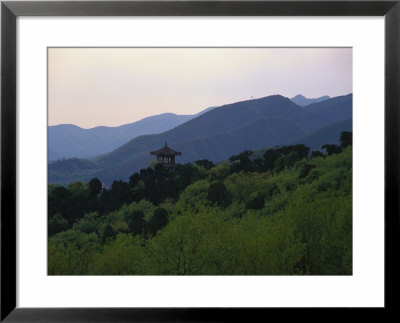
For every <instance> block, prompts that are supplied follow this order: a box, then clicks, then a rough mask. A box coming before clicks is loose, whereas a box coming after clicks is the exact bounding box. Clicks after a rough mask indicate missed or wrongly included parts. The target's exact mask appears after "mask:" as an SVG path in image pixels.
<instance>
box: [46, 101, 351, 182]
mask: <svg viewBox="0 0 400 323" xmlns="http://www.w3.org/2000/svg"><path fill="white" fill-rule="evenodd" d="M331 100H334V99H330V100H328V101H331ZM328 101H324V102H328ZM348 101H349V102H350V104H348ZM324 102H321V103H317V104H316V105H318V104H323V103H324ZM341 104H343V105H345V108H344V109H343V110H344V111H346V113H347V110H348V109H350V114H351V98H348V99H347V100H342V103H341ZM338 106H340V103H336V104H335V107H336V108H338ZM349 107H350V108H349ZM327 119H328V120H327ZM329 120H330V119H329V118H325V117H324V115H323V114H322V115H318V114H317V113H313V112H309V111H306V110H305V109H303V108H301V107H299V106H297V105H296V104H294V103H293V102H292V101H290V100H289V99H288V98H285V97H283V96H280V95H274V96H269V97H265V98H260V99H256V100H248V101H242V102H237V103H233V104H228V105H224V106H221V107H219V108H216V109H213V110H211V111H208V112H206V113H204V114H203V115H201V116H199V117H197V118H194V119H192V120H189V121H187V122H185V123H184V124H181V125H180V126H178V127H176V128H174V129H171V130H169V131H166V132H164V133H162V134H158V135H147V136H140V137H137V138H135V139H133V140H131V141H130V142H128V143H127V144H125V145H123V146H121V147H119V148H118V149H116V150H114V151H112V152H110V153H108V154H105V155H102V156H99V157H97V158H94V159H91V160H90V161H89V162H90V164H91V165H90V167H85V169H82V170H79V169H77V168H73V169H71V171H70V172H69V171H68V170H67V169H68V163H69V161H68V160H66V161H63V162H61V163H63V164H62V167H61V164H60V163H52V164H50V165H49V183H61V184H65V183H68V182H71V181H73V180H78V179H79V180H84V181H88V180H90V179H91V178H93V177H98V178H99V179H100V180H101V181H103V182H104V183H108V184H109V183H112V181H113V180H115V179H123V180H126V179H127V178H129V176H130V175H131V174H132V173H134V172H135V171H138V170H139V169H141V168H145V167H147V165H148V163H149V161H150V160H152V159H154V158H153V157H152V156H150V154H149V152H150V151H152V150H156V149H158V148H160V147H162V146H163V145H164V143H165V141H168V145H169V146H171V147H172V148H173V149H175V150H177V151H181V152H182V156H179V157H178V158H177V162H178V163H185V162H190V161H194V160H197V159H209V160H212V161H214V162H219V161H221V160H224V159H226V158H228V157H229V156H231V155H234V154H236V153H238V152H240V151H243V150H245V149H252V150H256V149H261V148H265V147H271V146H274V145H279V144H283V143H287V142H290V141H293V140H296V139H298V138H302V137H304V136H306V135H308V134H311V133H312V132H314V131H316V130H317V129H320V128H322V127H324V126H326V125H328V124H329V123H330V121H329ZM74 164H76V161H75V162H74Z"/></svg>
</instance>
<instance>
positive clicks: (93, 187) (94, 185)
mask: <svg viewBox="0 0 400 323" xmlns="http://www.w3.org/2000/svg"><path fill="white" fill-rule="evenodd" d="M102 186H103V185H102V183H101V182H100V180H99V179H98V178H93V179H92V180H90V182H89V188H90V194H91V195H92V196H93V195H94V196H97V195H98V194H99V193H100V191H101V189H102Z"/></svg>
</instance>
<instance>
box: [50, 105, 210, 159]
mask: <svg viewBox="0 0 400 323" xmlns="http://www.w3.org/2000/svg"><path fill="white" fill-rule="evenodd" d="M213 108H215V107H210V108H207V109H205V110H203V111H201V112H199V113H197V114H194V115H178V114H174V113H163V114H159V115H155V116H151V117H147V118H144V119H142V120H139V121H136V122H133V123H129V124H124V125H122V126H118V127H104V126H100V127H95V128H90V129H84V128H81V127H78V126H75V125H73V124H60V125H56V126H49V128H48V130H49V132H48V134H49V140H48V141H49V154H48V160H49V161H55V160H57V159H63V158H73V157H77V158H90V157H94V156H98V155H101V154H105V153H108V152H110V151H112V150H114V149H116V148H118V147H119V146H121V145H123V144H125V143H127V142H128V141H129V140H131V139H133V138H135V137H137V136H141V135H148V134H158V133H162V132H164V131H167V130H170V129H172V128H175V127H176V126H179V125H180V124H182V123H184V122H186V121H188V120H190V119H193V118H196V117H198V116H200V115H202V114H203V113H206V112H207V111H209V110H212V109H213Z"/></svg>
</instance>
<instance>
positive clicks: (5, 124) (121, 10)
mask: <svg viewBox="0 0 400 323" xmlns="http://www.w3.org/2000/svg"><path fill="white" fill-rule="evenodd" d="M19 16H384V17H385V307H384V308H383V309H375V310H372V311H371V309H369V310H368V311H365V312H366V313H367V315H368V316H369V317H372V318H373V317H374V316H376V318H377V317H380V316H381V315H382V314H387V313H388V312H389V311H396V307H397V305H398V304H397V302H396V299H397V298H396V293H397V292H398V291H397V287H398V286H399V284H398V282H399V274H398V272H397V271H398V269H397V268H398V267H397V266H396V260H397V256H398V254H399V246H400V243H399V242H400V241H399V231H400V220H399V203H400V202H399V201H400V196H399V184H398V183H399V176H400V167H399V166H400V147H399V126H400V124H399V121H400V113H399V110H400V1H399V0H395V1H386V0H383V1H86V2H85V1H82V2H81V1H78V2H76V1H70V2H68V1H67V2H57V1H46V2H35V1H33V2H32V1H29V2H28V1H27V2H24V1H18V2H16V1H4V2H2V3H1V285H0V288H1V294H0V297H1V318H0V319H1V321H5V322H33V321H35V322H87V321H99V322H128V321H134V322H142V321H146V322H150V321H154V322H158V321H163V322H166V321H197V322H202V321H238V320H239V321H244V318H248V319H245V321H253V320H257V321H258V319H256V317H259V315H261V317H262V316H263V315H265V314H266V313H265V311H266V310H267V309H244V308H241V309H228V308H213V309H210V308H201V309H194V308H157V309H156V308H129V309H128V308H124V309H122V308H119V309H117V308H113V309H111V308H80V309H79V308H63V309H50V308H40V309H39V308H17V307H16V299H17V290H16V287H17V286H16V238H17V237H16V234H17V233H16V189H17V187H16V162H17V157H16V134H17V129H16V81H17V80H16V54H17V53H16V36H17V33H16V32H17V31H16V19H17V17H19ZM371 234H373V233H371ZM268 310H269V311H270V312H273V311H274V312H275V314H283V312H285V313H286V312H287V311H288V312H291V313H293V312H294V311H296V314H295V315H301V316H302V315H307V316H309V315H314V314H315V313H314V314H310V313H308V314H305V313H307V312H308V310H310V309H308V310H307V309H268ZM312 310H316V309H312ZM352 310H358V309H352ZM325 311H326V312H325V313H323V314H322V315H324V316H325V315H327V316H330V317H332V316H333V317H335V316H336V317H337V318H340V319H342V317H341V316H342V314H336V313H337V311H333V310H332V309H325ZM346 311H347V312H346V313H347V315H348V314H349V311H351V310H349V309H347V310H346ZM270 312H269V313H270ZM276 312H277V313H276ZM269 313H268V314H269ZM392 314H393V313H392ZM253 315H256V316H254V319H251V317H252V316H253ZM269 315H270V314H269ZM299 318H300V317H298V318H296V319H299ZM315 318H317V319H323V318H321V316H320V315H319V314H318V315H316V317H315Z"/></svg>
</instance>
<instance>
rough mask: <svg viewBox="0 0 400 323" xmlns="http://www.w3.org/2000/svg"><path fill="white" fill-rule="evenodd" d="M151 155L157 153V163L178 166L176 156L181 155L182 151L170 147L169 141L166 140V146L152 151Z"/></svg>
mask: <svg viewBox="0 0 400 323" xmlns="http://www.w3.org/2000/svg"><path fill="white" fill-rule="evenodd" d="M150 155H157V163H159V164H161V165H163V166H164V168H174V167H175V166H176V165H175V156H180V155H182V153H181V152H179V151H175V150H173V149H171V148H170V147H168V145H167V142H165V146H164V147H162V148H161V149H159V150H156V151H152V152H150Z"/></svg>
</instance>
